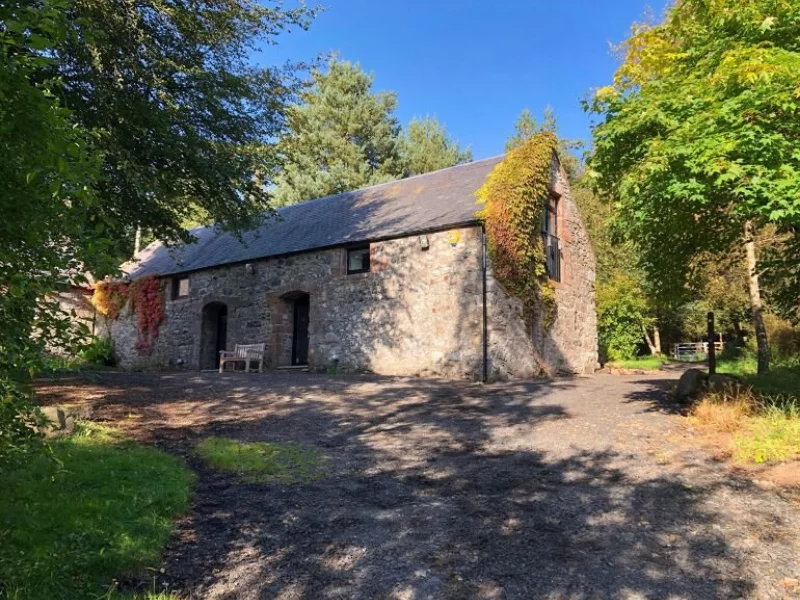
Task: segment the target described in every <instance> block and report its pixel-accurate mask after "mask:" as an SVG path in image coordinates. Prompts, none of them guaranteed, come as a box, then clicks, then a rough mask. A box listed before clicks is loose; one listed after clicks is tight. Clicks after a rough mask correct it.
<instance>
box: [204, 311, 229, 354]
mask: <svg viewBox="0 0 800 600" xmlns="http://www.w3.org/2000/svg"><path fill="white" fill-rule="evenodd" d="M227 337H228V307H227V306H226V305H225V304H223V303H222V302H211V303H209V304H206V305H205V306H204V307H203V321H202V327H201V329H200V368H201V369H217V368H218V367H219V353H220V351H222V350H225V349H226V348H225V344H226V342H227Z"/></svg>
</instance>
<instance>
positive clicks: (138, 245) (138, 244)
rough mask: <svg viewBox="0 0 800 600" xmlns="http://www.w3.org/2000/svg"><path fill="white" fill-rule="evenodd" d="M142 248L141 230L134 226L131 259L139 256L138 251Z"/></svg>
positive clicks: (139, 227)
mask: <svg viewBox="0 0 800 600" xmlns="http://www.w3.org/2000/svg"><path fill="white" fill-rule="evenodd" d="M141 246H142V228H141V226H139V225H137V226H136V235H135V236H134V238H133V257H134V258H136V257H137V256H138V255H139V250H141V249H142V248H141Z"/></svg>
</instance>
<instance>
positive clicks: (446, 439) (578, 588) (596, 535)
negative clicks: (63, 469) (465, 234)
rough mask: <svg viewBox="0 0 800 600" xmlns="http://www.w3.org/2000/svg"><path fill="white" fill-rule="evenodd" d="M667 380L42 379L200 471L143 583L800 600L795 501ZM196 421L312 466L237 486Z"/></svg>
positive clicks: (260, 592)
mask: <svg viewBox="0 0 800 600" xmlns="http://www.w3.org/2000/svg"><path fill="white" fill-rule="evenodd" d="M676 376H677V374H663V373H662V374H659V375H628V376H612V375H596V376H593V377H581V378H573V379H558V380H554V381H541V382H533V383H498V384H492V385H488V386H481V385H479V384H472V383H454V382H446V381H436V380H420V379H393V378H377V377H366V376H364V377H361V376H341V377H325V376H321V375H312V374H295V375H281V374H270V375H255V374H254V375H244V374H238V375H237V374H229V375H223V376H219V375H217V374H195V375H192V374H160V375H156V374H153V375H148V374H122V373H108V374H103V375H99V376H96V377H95V378H94V379H93V380H92V381H90V382H88V383H87V382H86V381H83V382H79V381H73V380H62V381H59V382H56V383H45V384H43V385H42V386H41V390H40V391H41V393H42V394H43V395H44V396H45V397H46V398H48V399H50V400H53V401H60V402H64V401H68V400H69V401H74V400H75V399H76V398H77V397H78V396H82V397H83V398H84V399H86V400H87V401H91V402H92V403H93V404H94V405H95V409H96V416H97V417H98V418H101V419H108V420H111V421H115V422H116V423H117V424H118V425H120V426H123V427H126V428H128V429H129V431H130V433H131V434H132V435H134V436H137V437H139V438H141V439H143V440H145V441H149V442H152V443H155V444H157V445H159V446H160V447H162V448H164V449H166V450H169V451H171V452H175V453H179V454H182V455H184V456H185V457H186V458H187V460H188V462H189V464H190V465H191V467H192V468H193V469H195V470H196V471H197V472H198V474H199V477H198V484H197V490H196V498H195V504H194V507H193V510H192V512H191V514H190V515H189V516H188V517H187V518H185V519H184V520H183V521H181V522H180V523H179V526H178V534H177V536H176V539H175V541H174V542H173V543H172V544H171V545H170V547H169V548H168V550H167V552H166V555H165V564H164V574H163V575H160V579H159V582H158V585H161V584H163V583H166V584H168V585H169V588H170V589H175V590H177V591H179V592H181V593H182V594H183V595H184V596H186V597H189V598H218V599H223V598H224V599H234V598H235V599H242V600H250V599H260V598H276V599H281V600H288V599H297V598H308V599H317V598H347V599H351V598H397V599H407V600H420V599H425V598H437V599H438V598H453V599H455V598H458V599H462V598H486V599H495V598H497V599H499V598H520V599H534V598H552V599H556V598H564V599H566V598H569V599H590V598H615V599H616V598H622V599H628V598H631V599H633V598H648V599H649V598H653V599H655V598H664V599H670V600H674V599H679V598H795V597H800V596H798V595H796V592H793V591H792V589H791V588H792V582H791V580H792V579H796V578H800V533H799V532H800V515H798V513H797V512H796V509H795V508H793V507H792V504H790V503H789V502H788V501H786V500H783V499H781V498H780V497H779V496H778V495H777V494H776V493H774V492H770V491H764V490H761V489H759V488H757V487H756V486H755V485H753V484H752V483H751V482H750V481H748V480H746V479H742V478H737V477H736V476H734V475H732V474H731V473H730V472H729V471H728V470H727V469H726V468H725V467H723V466H722V465H720V464H719V463H715V462H714V461H713V460H711V458H710V457H709V456H708V455H707V454H706V453H704V452H703V451H702V450H698V449H696V447H695V445H693V444H692V443H691V442H692V440H691V434H690V433H689V432H687V431H686V429H685V427H684V426H683V424H682V420H683V419H682V417H680V416H679V415H676V414H672V413H671V412H670V410H669V406H668V402H667V401H666V397H665V394H664V390H665V389H667V388H668V387H669V386H670V385H671V384H672V383H674V378H675V377H676ZM208 435H223V436H229V437H234V438H237V439H241V440H247V441H257V440H259V441H275V440H279V441H280V440H295V441H300V442H304V443H309V444H314V445H316V446H317V447H319V448H320V449H321V450H322V452H323V453H324V454H325V456H326V457H327V460H326V472H327V476H326V477H324V478H323V479H321V480H318V481H314V482H312V483H307V484H299V485H284V484H277V483H276V484H244V483H240V482H239V481H237V480H236V479H235V477H232V476H228V475H224V474H219V473H214V472H211V471H209V470H207V469H205V468H204V467H203V465H202V464H201V463H199V462H198V460H197V459H196V458H195V457H194V456H193V454H192V452H191V450H192V448H193V447H194V445H195V444H196V443H197V441H198V440H199V439H201V438H202V437H204V436H208Z"/></svg>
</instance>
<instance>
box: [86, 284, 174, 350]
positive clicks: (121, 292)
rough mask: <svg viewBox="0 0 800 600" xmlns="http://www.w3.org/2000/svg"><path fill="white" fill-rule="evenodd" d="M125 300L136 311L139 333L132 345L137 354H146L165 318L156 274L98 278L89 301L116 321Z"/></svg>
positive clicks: (103, 313) (160, 287) (161, 294)
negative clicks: (110, 278)
mask: <svg viewBox="0 0 800 600" xmlns="http://www.w3.org/2000/svg"><path fill="white" fill-rule="evenodd" d="M128 300H130V302H131V308H132V309H133V311H134V312H135V313H136V330H137V333H138V336H137V340H136V344H135V346H134V347H135V348H136V350H137V351H138V352H139V354H143V355H149V354H150V353H151V352H152V350H153V344H154V343H155V339H156V338H157V337H158V329H159V326H160V325H161V322H162V321H163V320H164V294H163V291H162V286H161V282H160V281H159V280H158V278H156V277H153V276H149V277H142V278H140V279H136V280H135V281H132V282H127V281H101V282H99V283H97V284H96V285H95V288H94V294H93V295H92V304H94V306H95V308H96V309H97V312H99V313H100V314H101V315H103V316H105V317H106V318H107V319H110V320H112V321H115V320H116V319H118V318H119V315H120V313H121V312H122V309H123V308H125V305H126V304H127V302H128Z"/></svg>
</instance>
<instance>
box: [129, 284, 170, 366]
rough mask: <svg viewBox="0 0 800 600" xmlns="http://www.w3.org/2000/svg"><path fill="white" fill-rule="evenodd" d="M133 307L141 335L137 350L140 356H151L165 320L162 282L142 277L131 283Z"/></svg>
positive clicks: (136, 346) (137, 342)
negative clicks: (160, 327)
mask: <svg viewBox="0 0 800 600" xmlns="http://www.w3.org/2000/svg"><path fill="white" fill-rule="evenodd" d="M130 297H131V307H132V308H133V310H134V311H135V312H136V318H137V323H136V328H137V331H138V333H139V335H138V338H137V340H136V344H135V346H134V347H135V348H136V350H138V351H139V354H147V355H149V354H150V353H151V352H152V350H153V344H154V343H155V341H156V338H157V337H158V327H159V325H161V321H163V320H164V294H163V292H162V286H161V282H160V281H159V280H158V279H157V278H156V277H153V276H150V277H142V278H141V279H137V280H135V281H134V282H132V283H131V287H130Z"/></svg>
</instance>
